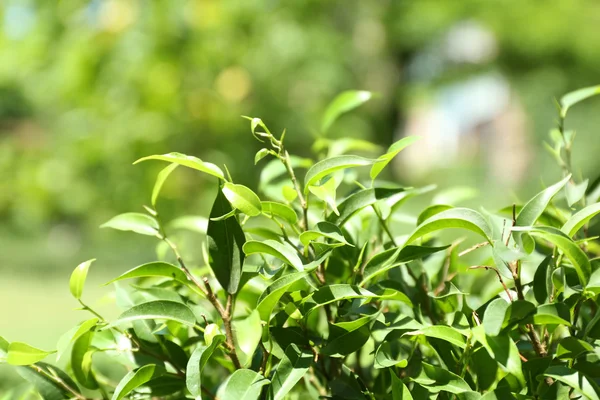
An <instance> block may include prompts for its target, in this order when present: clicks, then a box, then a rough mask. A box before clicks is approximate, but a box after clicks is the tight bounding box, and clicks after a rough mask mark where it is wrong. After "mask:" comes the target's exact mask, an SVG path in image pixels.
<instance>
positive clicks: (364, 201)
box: [327, 188, 404, 226]
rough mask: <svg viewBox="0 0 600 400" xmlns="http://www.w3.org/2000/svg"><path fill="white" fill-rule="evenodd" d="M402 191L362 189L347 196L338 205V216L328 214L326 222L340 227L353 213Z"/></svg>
mask: <svg viewBox="0 0 600 400" xmlns="http://www.w3.org/2000/svg"><path fill="white" fill-rule="evenodd" d="M403 191H404V189H384V188H375V189H374V188H371V189H363V190H360V191H358V192H356V193H353V194H351V195H350V196H348V197H347V198H346V199H345V200H344V201H342V202H341V203H340V204H338V207H337V208H338V211H339V213H340V215H335V214H330V215H329V216H328V217H327V221H329V222H331V223H334V224H336V225H337V226H342V225H344V224H345V223H346V221H348V219H350V217H352V216H353V215H354V214H355V213H357V212H359V211H360V210H362V209H363V208H365V207H369V206H371V205H373V204H375V203H376V202H377V201H378V200H382V199H386V198H388V197H391V196H393V195H395V194H398V193H401V192H403Z"/></svg>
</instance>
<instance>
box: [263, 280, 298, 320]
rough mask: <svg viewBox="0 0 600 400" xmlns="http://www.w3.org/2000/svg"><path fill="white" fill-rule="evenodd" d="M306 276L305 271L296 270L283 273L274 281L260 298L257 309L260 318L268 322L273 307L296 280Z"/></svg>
mask: <svg viewBox="0 0 600 400" xmlns="http://www.w3.org/2000/svg"><path fill="white" fill-rule="evenodd" d="M305 276H306V273H304V272H296V273H291V274H286V275H283V276H282V277H281V278H279V279H277V280H276V281H274V282H273V283H272V284H271V285H270V286H269V287H267V289H265V291H264V292H263V293H262V294H261V295H260V297H259V298H258V302H257V306H256V310H257V311H258V313H259V314H260V319H261V320H263V321H265V322H268V321H269V318H270V317H271V312H272V311H273V308H275V306H276V305H277V303H278V302H279V299H281V296H283V295H284V294H285V293H286V291H287V290H288V289H289V288H290V287H291V286H292V285H293V284H294V283H296V282H298V281H299V280H301V279H303V278H304V277H305Z"/></svg>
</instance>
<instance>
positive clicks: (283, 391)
mask: <svg viewBox="0 0 600 400" xmlns="http://www.w3.org/2000/svg"><path fill="white" fill-rule="evenodd" d="M312 361H313V354H312V353H311V352H307V351H303V350H300V349H299V348H298V346H296V345H295V344H291V345H290V346H288V348H287V349H286V350H285V355H284V357H283V359H282V360H281V361H280V362H279V364H277V368H276V369H275V373H274V374H273V378H272V379H271V386H270V387H269V394H268V398H269V399H272V400H284V399H285V396H286V395H287V394H288V393H289V392H290V391H291V390H292V389H293V388H294V386H295V385H296V384H297V383H298V382H299V381H300V379H302V377H303V376H304V375H305V374H306V372H307V371H308V369H309V368H310V366H311V364H312Z"/></svg>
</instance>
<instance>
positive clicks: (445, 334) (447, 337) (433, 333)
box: [403, 325, 467, 349]
mask: <svg viewBox="0 0 600 400" xmlns="http://www.w3.org/2000/svg"><path fill="white" fill-rule="evenodd" d="M417 335H423V336H426V337H433V338H437V339H441V340H444V341H446V342H448V343H451V344H453V345H455V346H458V347H460V348H461V349H464V348H465V347H466V345H467V341H466V339H465V337H464V336H463V334H462V333H460V332H459V331H457V330H456V329H455V328H452V327H451V326H445V325H435V326H426V327H424V328H421V329H418V330H416V331H412V332H406V333H405V334H404V335H403V336H417Z"/></svg>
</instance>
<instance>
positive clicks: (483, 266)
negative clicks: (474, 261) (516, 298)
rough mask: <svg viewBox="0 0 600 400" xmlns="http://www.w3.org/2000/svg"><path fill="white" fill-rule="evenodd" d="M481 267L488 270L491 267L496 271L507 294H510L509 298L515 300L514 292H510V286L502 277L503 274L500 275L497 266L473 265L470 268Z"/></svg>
mask: <svg viewBox="0 0 600 400" xmlns="http://www.w3.org/2000/svg"><path fill="white" fill-rule="evenodd" d="M481 268H483V269H485V270H486V271H487V270H489V269H491V270H492V271H494V272H495V273H496V276H498V280H499V281H500V283H501V284H502V287H503V288H504V291H505V292H506V295H507V296H508V299H509V300H510V301H513V297H512V294H510V290H508V287H507V286H506V284H505V283H504V279H502V275H500V271H498V269H497V268H495V267H490V266H489V265H473V266H471V267H469V269H481Z"/></svg>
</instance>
